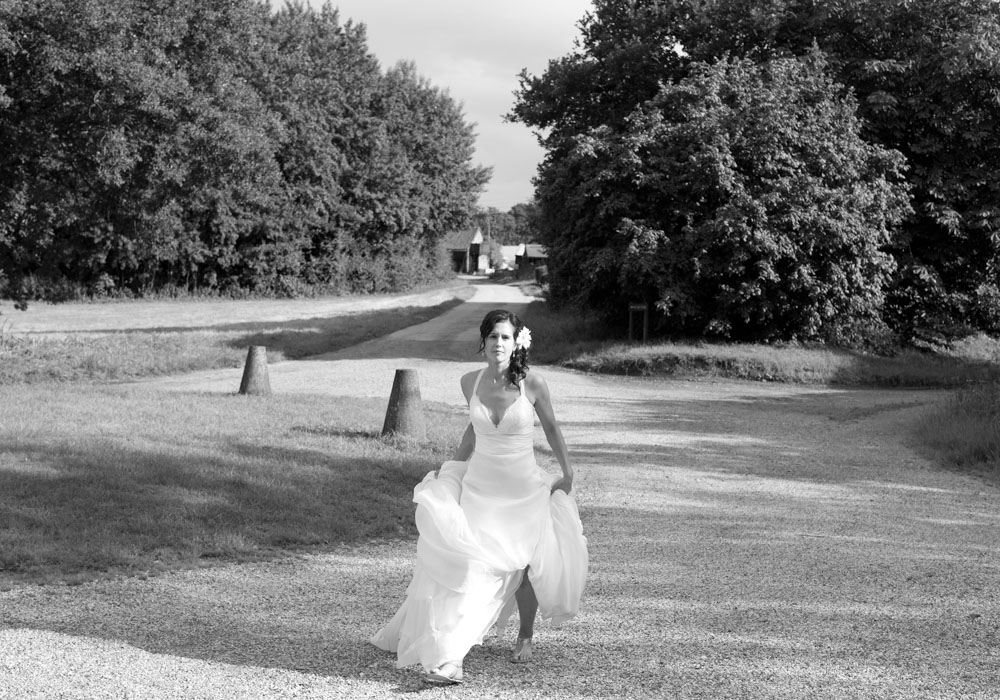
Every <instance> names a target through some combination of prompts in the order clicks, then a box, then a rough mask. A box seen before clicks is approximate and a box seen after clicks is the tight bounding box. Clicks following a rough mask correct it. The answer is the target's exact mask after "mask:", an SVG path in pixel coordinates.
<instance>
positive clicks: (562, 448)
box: [525, 373, 573, 493]
mask: <svg viewBox="0 0 1000 700" xmlns="http://www.w3.org/2000/svg"><path fill="white" fill-rule="evenodd" d="M525 383H526V385H527V387H528V389H529V390H530V391H531V395H532V397H533V403H534V405H535V413H537V414H538V420H539V421H541V423H542V430H544V431H545V439H546V440H548V441H549V447H551V448H552V451H553V452H554V453H555V455H556V459H557V460H559V466H560V467H562V473H563V475H562V478H561V479H558V480H557V481H556V482H555V483H554V484H552V491H556V490H557V489H562V490H563V491H565V492H566V493H569V492H570V491H571V490H572V489H573V467H572V466H571V465H570V463H569V450H567V449H566V441H565V440H564V439H563V435H562V429H561V428H560V427H559V421H557V420H556V416H555V412H554V411H553V410H552V402H551V400H550V399H549V387H548V385H547V384H546V383H545V380H544V379H543V378H542V377H540V376H539V375H537V374H532V373H529V374H528V376H527V377H525Z"/></svg>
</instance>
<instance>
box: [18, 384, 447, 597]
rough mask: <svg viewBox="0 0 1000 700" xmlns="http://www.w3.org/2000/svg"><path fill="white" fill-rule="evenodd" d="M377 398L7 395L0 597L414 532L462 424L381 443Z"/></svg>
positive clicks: (90, 391) (440, 422) (53, 390)
mask: <svg viewBox="0 0 1000 700" xmlns="http://www.w3.org/2000/svg"><path fill="white" fill-rule="evenodd" d="M385 408H386V406H385V401H384V400H378V401H375V400H366V399H350V401H349V404H345V403H344V402H341V401H337V402H331V401H330V399H329V397H325V396H322V397H321V396H309V395H306V396H302V395H297V396H273V397H268V398H267V399H257V398H255V397H246V396H239V395H235V396H211V395H192V394H169V393H162V394H161V393H155V394H153V393H149V392H145V391H142V390H141V389H138V388H135V387H130V386H117V387H116V386H99V385H76V386H74V385H62V384H54V383H53V384H48V385H44V386H43V385H38V386H34V387H31V388H30V390H27V391H26V390H25V389H24V387H18V386H3V387H0V445H2V447H0V587H10V586H12V585H16V584H18V583H25V582H46V581H69V582H72V581H77V580H85V579H87V578H91V577H94V576H103V575H107V574H109V573H110V574H116V573H121V574H145V573H149V572H156V571H158V570H163V569H170V568H177V567H181V568H188V567H195V566H199V565H201V564H203V563H205V562H213V561H218V560H223V561H234V560H241V559H252V558H259V557H266V556H273V555H274V554H275V552H277V551H279V550H287V549H289V548H292V549H294V548H299V547H313V546H322V545H330V544H335V543H341V542H356V541H363V540H366V539H370V538H377V537H386V536H399V535H411V534H414V529H413V504H412V502H411V495H412V493H411V491H412V489H413V486H414V484H415V483H416V482H417V481H419V479H420V478H421V477H422V476H423V475H424V474H425V473H426V472H427V471H428V470H430V469H433V468H435V467H436V466H437V465H438V464H440V462H441V461H443V460H444V459H447V458H449V457H450V456H451V452H452V450H453V449H454V447H455V436H456V435H460V434H461V431H462V429H463V427H464V424H465V421H466V417H465V416H464V415H462V414H460V413H456V412H455V411H454V410H453V409H449V408H447V407H442V406H434V405H433V404H428V405H426V406H425V410H426V411H427V414H428V426H429V427H428V433H429V434H428V440H427V442H425V443H420V444H416V443H412V442H408V441H400V440H397V439H394V438H383V437H381V436H380V435H379V432H380V430H381V427H382V421H383V419H384V417H385Z"/></svg>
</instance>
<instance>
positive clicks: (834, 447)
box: [540, 390, 931, 483]
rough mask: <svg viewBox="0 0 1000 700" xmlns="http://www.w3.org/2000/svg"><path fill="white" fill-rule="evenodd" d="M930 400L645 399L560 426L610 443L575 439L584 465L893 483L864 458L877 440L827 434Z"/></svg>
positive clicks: (916, 396) (860, 427) (883, 396)
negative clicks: (843, 439)
mask: <svg viewBox="0 0 1000 700" xmlns="http://www.w3.org/2000/svg"><path fill="white" fill-rule="evenodd" d="M873 396H874V397H875V398H874V400H873ZM929 401H931V399H930V398H929V397H928V395H926V394H923V393H921V392H914V391H906V390H900V391H898V392H896V391H886V390H882V391H880V392H879V393H878V394H877V395H875V394H873V393H867V392H863V391H861V392H856V391H845V392H837V393H815V394H813V393H807V394H799V395H796V396H793V397H785V396H783V397H760V396H747V397H735V398H730V399H725V400H704V401H691V400H688V399H684V400H655V399H649V398H642V399H636V400H617V401H614V400H613V401H605V402H602V405H603V406H604V408H605V409H607V410H608V412H609V413H610V414H611V415H614V416H616V420H615V421H613V422H608V421H589V422H588V421H572V420H571V419H570V420H568V421H564V426H565V427H566V428H567V429H572V430H574V431H579V432H581V433H582V434H584V435H589V436H602V435H604V436H607V437H608V438H609V439H607V440H597V441H583V440H580V439H576V440H574V441H572V451H573V454H574V456H575V458H576V460H577V461H579V462H581V463H589V464H597V465H604V464H608V465H620V466H621V467H623V468H635V467H648V466H651V465H652V466H660V467H671V468H687V467H694V468H697V469H698V470H702V471H705V472H715V473H727V474H733V475H737V474H738V475H744V476H758V477H766V478H778V479H786V480H795V481H804V482H816V483H852V482H859V481H864V482H873V481H882V480H884V481H887V482H894V481H898V480H899V479H900V478H901V474H900V473H899V472H897V471H896V470H895V469H892V470H883V469H880V468H879V467H878V465H877V464H876V465H872V464H870V463H869V462H868V459H869V453H872V452H874V448H875V447H878V444H877V443H873V444H872V446H871V447H872V449H870V450H866V449H865V448H864V446H863V445H862V444H860V443H859V444H854V445H851V446H849V447H850V448H851V449H845V448H846V447H848V446H844V445H840V444H838V443H836V442H831V439H832V438H831V435H834V434H835V432H838V431H842V430H843V429H845V427H846V429H847V430H850V429H851V428H852V427H853V428H856V429H857V431H859V432H864V427H865V424H866V423H868V422H870V421H871V420H872V419H873V418H876V417H884V418H893V417H894V416H893V415H892V414H893V413H895V412H905V411H911V410H914V409H920V408H921V407H923V406H925V405H927V404H928V403H929ZM899 415H900V416H903V417H905V416H906V414H905V413H900V414H899ZM624 435H628V436H629V437H628V440H627V441H622V440H621V437H622V436H624ZM865 439H868V440H872V439H873V438H872V436H870V435H869V436H867V437H866V438H865ZM892 439H893V440H900V439H905V438H901V437H900V436H898V435H896V436H894V437H893V438H892ZM540 451H542V452H545V450H540Z"/></svg>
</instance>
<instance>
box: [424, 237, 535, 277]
mask: <svg viewBox="0 0 1000 700" xmlns="http://www.w3.org/2000/svg"><path fill="white" fill-rule="evenodd" d="M442 245H443V247H444V249H445V251H446V252H447V254H448V256H449V258H450V260H451V268H452V269H453V270H454V271H455V272H458V273H460V274H466V275H490V274H493V273H494V272H495V271H504V270H518V271H527V272H528V274H529V276H530V275H531V274H532V273H531V272H530V270H533V269H534V268H536V267H538V266H540V265H544V264H545V261H546V259H547V258H548V255H547V254H546V253H545V248H543V247H542V246H541V245H538V244H537V243H521V244H520V245H504V246H502V245H498V244H497V243H496V242H495V241H493V240H491V239H489V238H485V237H484V236H483V232H482V230H480V229H479V227H476V228H474V229H464V230H461V231H452V232H451V233H449V234H448V235H447V236H445V237H444V240H443V241H442ZM491 252H492V257H493V260H492V261H491V260H490V257H491ZM494 263H495V268H494Z"/></svg>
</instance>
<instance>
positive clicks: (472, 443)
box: [434, 372, 476, 474]
mask: <svg viewBox="0 0 1000 700" xmlns="http://www.w3.org/2000/svg"><path fill="white" fill-rule="evenodd" d="M475 381H476V373H475V372H469V373H468V374H465V375H463V376H462V381H461V384H462V393H463V394H465V402H466V403H469V401H471V400H472V386H473V384H475ZM475 449H476V431H475V430H474V429H473V427H472V423H469V425H468V426H466V428H465V432H464V433H462V441H461V442H459V443H458V449H456V450H455V454H454V455H453V456H452V460H454V461H456V462H467V461H468V460H469V458H470V457H472V453H473V452H474V451H475ZM440 471H441V470H440V469H438V470H437V471H435V472H434V473H435V474H437V473H439V472H440Z"/></svg>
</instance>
